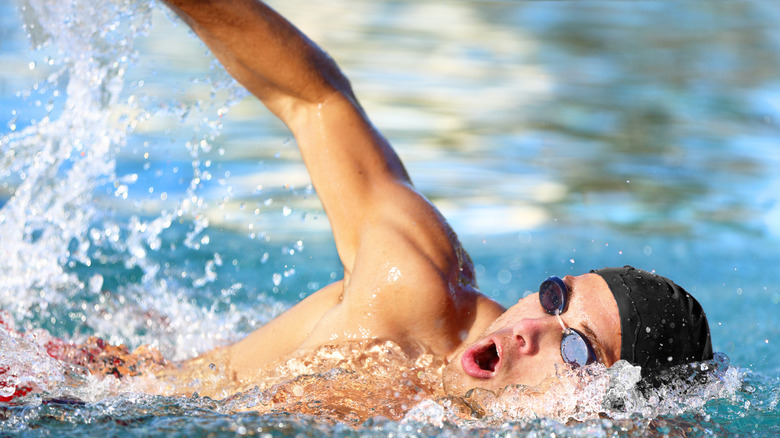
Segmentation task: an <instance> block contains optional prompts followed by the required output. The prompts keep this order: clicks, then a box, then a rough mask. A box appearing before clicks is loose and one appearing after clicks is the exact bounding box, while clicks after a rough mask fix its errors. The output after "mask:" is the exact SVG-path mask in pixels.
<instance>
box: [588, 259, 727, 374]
mask: <svg viewBox="0 0 780 438" xmlns="http://www.w3.org/2000/svg"><path fill="white" fill-rule="evenodd" d="M591 272H593V273H596V274H598V275H600V276H601V277H602V278H603V279H604V280H605V281H606V282H607V285H609V289H610V290H611V291H612V295H614V296H615V301H617V305H618V311H619V313H620V330H621V338H622V340H621V341H622V342H621V346H620V358H621V359H623V360H626V361H628V362H630V363H632V364H634V365H639V366H641V367H642V375H643V376H647V375H649V374H651V373H652V372H653V371H656V370H659V369H661V368H668V367H671V366H674V365H679V364H684V363H689V362H697V361H702V360H709V359H712V343H711V341H710V327H709V325H708V324H707V316H706V315H705V314H704V310H702V308H701V305H699V302H698V301H696V299H695V298H693V296H691V294H689V293H688V292H686V291H685V289H683V288H681V287H680V286H678V285H676V284H675V283H674V282H673V281H671V280H669V279H668V278H665V277H661V276H660V275H655V274H652V273H650V272H647V271H642V270H639V269H634V268H632V267H631V266H625V267H622V268H604V269H598V270H595V271H591Z"/></svg>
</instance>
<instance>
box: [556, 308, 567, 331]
mask: <svg viewBox="0 0 780 438" xmlns="http://www.w3.org/2000/svg"><path fill="white" fill-rule="evenodd" d="M555 316H556V317H557V318H558V323H559V324H560V325H561V330H563V332H564V333H566V331H567V330H569V328H568V327H566V324H564V323H563V318H561V314H560V313H558V312H555Z"/></svg>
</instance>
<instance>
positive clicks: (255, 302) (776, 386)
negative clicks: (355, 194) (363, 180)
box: [0, 0, 780, 436]
mask: <svg viewBox="0 0 780 438" xmlns="http://www.w3.org/2000/svg"><path fill="white" fill-rule="evenodd" d="M275 3H276V4H275V5H274V6H275V7H278V9H279V10H280V11H281V12H283V13H284V14H286V15H287V16H289V17H290V18H291V19H292V20H293V21H294V22H296V23H297V24H298V25H299V26H300V27H301V28H302V29H303V30H304V31H305V32H306V33H308V34H309V35H310V36H311V37H312V38H313V39H314V40H316V41H318V42H320V43H321V44H322V45H323V46H324V47H325V48H326V49H327V50H328V51H329V52H330V53H331V55H332V56H333V57H334V58H336V60H337V61H338V62H339V63H340V64H341V65H342V66H343V67H344V69H345V71H346V72H347V74H348V75H349V76H350V77H351V78H352V80H353V85H354V88H355V89H356V92H357V93H358V95H359V96H360V97H361V99H362V102H363V105H364V106H365V107H366V109H367V111H368V112H369V114H371V115H372V118H373V120H374V121H375V123H376V124H377V125H378V126H379V127H380V128H381V129H382V130H383V132H385V133H386V134H387V136H388V137H389V138H390V140H391V141H392V142H393V144H394V145H395V146H396V147H397V149H398V150H399V153H400V155H401V156H402V158H403V159H404V160H405V162H406V164H407V167H408V170H409V172H410V174H411V175H412V178H413V180H414V181H415V184H416V185H417V186H418V187H419V188H420V189H421V190H422V191H423V192H424V193H426V195H428V196H429V197H430V198H431V199H433V200H434V202H436V203H437V205H439V206H440V208H441V209H442V210H443V211H444V213H445V215H446V216H447V217H448V218H450V220H451V222H452V225H453V227H454V228H455V229H456V231H457V232H458V233H459V234H460V235H461V237H462V240H463V241H464V243H465V245H466V248H467V249H468V250H469V251H470V253H471V254H472V257H473V258H474V260H475V264H476V265H477V266H476V267H477V271H478V274H479V282H480V285H481V287H482V289H483V291H485V292H486V293H488V294H490V295H491V296H494V297H496V298H497V299H498V300H500V301H502V302H503V303H504V304H510V303H511V302H512V300H513V299H516V297H517V296H518V295H522V294H523V293H524V291H526V290H529V289H533V288H534V287H535V286H536V285H538V283H539V282H540V280H541V279H543V278H545V277H546V276H547V275H551V274H556V275H561V274H566V273H569V272H572V273H581V272H584V271H587V270H589V269H591V268H594V267H600V266H607V265H623V264H632V265H635V266H639V267H643V268H645V269H655V270H657V271H658V272H659V273H662V274H663V275H666V276H669V277H671V278H673V279H675V280H676V281H678V282H679V283H680V284H682V285H683V286H685V287H686V288H687V289H688V290H689V291H691V292H693V293H694V294H695V295H696V296H697V297H698V298H699V299H700V301H701V302H702V304H703V306H704V308H705V309H706V310H707V313H708V316H709V320H710V323H711V326H712V332H713V346H714V348H715V350H716V351H719V352H722V353H724V354H725V356H723V357H721V361H722V363H721V365H719V366H720V367H721V368H722V370H721V371H719V372H718V374H716V375H717V376H718V378H717V381H715V382H711V383H710V384H709V385H703V386H702V385H698V386H694V390H692V392H682V393H680V392H674V391H673V389H672V388H669V389H668V390H669V391H672V395H671V396H667V397H666V398H665V400H666V401H661V400H664V397H661V398H660V399H659V398H657V399H653V398H652V397H650V398H648V399H645V398H631V397H629V398H627V399H625V398H621V399H620V400H621V403H623V404H627V406H624V409H627V412H634V414H633V415H630V414H625V415H624V414H621V413H620V412H618V411H614V412H613V413H614V415H613V418H611V419H595V418H593V419H590V420H586V421H583V422H580V423H574V424H571V423H570V424H564V423H562V422H560V419H554V418H552V417H546V418H540V419H533V420H529V419H528V418H527V417H522V418H521V419H519V420H516V421H506V420H507V419H506V418H505V417H501V416H498V417H493V418H494V420H493V421H488V420H487V419H486V418H490V417H489V416H488V417H483V418H482V419H481V420H477V419H475V420H471V421H464V420H462V419H460V418H454V417H453V416H452V415H453V411H452V410H451V409H452V408H451V407H448V406H446V403H444V402H442V401H436V400H428V401H426V402H424V403H422V404H421V405H419V406H417V407H416V408H414V409H412V411H411V412H410V413H409V414H408V415H407V416H406V417H405V418H403V419H402V420H399V421H390V420H382V419H374V420H369V422H367V423H365V424H363V425H362V426H360V427H358V428H353V427H351V426H348V425H346V424H343V423H338V422H337V423H332V422H330V421H327V420H326V419H322V418H319V417H316V416H315V417H308V416H304V417H301V416H297V415H294V414H280V413H265V414H260V413H254V414H253V413H239V412H238V410H237V409H233V408H234V407H235V403H234V404H232V405H231V404H230V402H215V401H212V400H210V399H208V398H203V397H193V398H177V397H161V396H149V395H139V393H140V392H141V389H140V386H134V385H136V384H137V385H141V384H140V383H134V382H133V381H132V380H127V381H117V380H115V379H112V378H106V379H103V380H99V379H95V378H91V377H89V378H87V377H84V376H83V375H82V374H80V373H79V370H78V369H73V368H70V367H69V366H65V365H63V364H62V363H59V362H57V361H55V360H53V359H51V358H50V357H49V356H48V355H47V353H46V351H45V347H43V345H45V341H46V339H48V338H47V336H49V335H48V334H49V333H51V334H52V335H54V336H58V337H64V338H67V339H73V340H77V341H83V340H85V339H86V338H87V337H88V336H90V335H97V336H100V337H103V338H105V339H106V340H108V341H111V342H113V343H117V344H119V343H124V344H127V345H128V346H130V347H131V348H134V347H136V346H139V345H143V344H148V345H152V346H155V347H157V348H159V349H160V350H161V351H162V352H163V354H164V355H165V356H166V357H168V358H171V359H180V358H185V357H191V356H192V355H194V354H196V353H197V352H202V351H205V350H207V349H209V348H211V347H213V346H215V345H219V344H223V343H225V342H228V341H230V340H235V339H238V338H240V337H241V336H242V335H243V334H245V333H247V332H248V331H251V329H252V328H253V327H256V326H258V325H261V324H263V323H265V322H266V321H268V320H269V319H270V318H272V317H273V316H274V315H276V314H278V313H279V312H280V311H282V310H283V309H284V308H286V307H287V306H289V304H290V303H292V302H295V301H296V300H298V299H299V298H301V297H303V296H305V295H307V294H308V293H311V292H312V291H314V290H316V289H318V288H319V287H321V286H323V285H325V284H327V283H328V282H330V281H332V280H333V279H334V278H337V277H338V276H339V275H340V274H339V265H338V260H337V257H336V255H335V250H334V248H333V245H332V243H331V240H330V236H329V232H328V229H327V221H326V219H325V218H324V216H323V214H322V211H321V209H320V206H319V204H318V202H317V200H316V196H315V194H314V193H313V191H312V189H311V187H310V186H309V181H308V178H307V176H306V173H305V170H304V169H303V167H302V165H301V164H300V160H299V157H298V155H297V151H296V149H295V145H294V142H293V141H292V140H291V139H290V137H289V134H288V133H287V132H286V131H285V130H284V128H283V126H281V125H280V123H278V122H277V121H276V120H274V119H273V118H272V117H271V116H270V115H269V114H268V113H267V112H266V111H265V110H264V109H263V108H262V107H261V106H260V105H259V104H258V103H257V102H255V101H254V100H252V99H244V96H245V92H244V91H243V90H241V89H240V88H238V87H236V86H235V85H234V84H233V83H232V81H231V80H230V79H229V77H228V76H227V75H226V74H225V73H224V72H223V71H222V70H221V68H220V67H219V66H218V65H217V64H216V63H215V62H214V61H213V60H212V58H211V57H210V56H209V55H208V54H207V51H206V49H205V48H204V47H203V46H202V45H201V44H200V43H199V42H198V41H197V40H196V39H195V38H194V37H193V36H192V35H190V34H189V32H188V30H187V29H186V26H183V25H181V24H176V21H175V20H173V21H171V19H172V17H171V14H170V13H167V12H166V11H165V10H164V9H163V8H162V6H160V5H157V4H146V3H143V2H133V1H126V2H122V1H115V2H108V3H105V4H103V5H101V7H100V8H96V7H95V6H94V5H88V6H85V5H84V4H82V3H81V2H78V1H73V2H70V3H68V2H59V3H51V2H44V1H41V0H24V1H20V2H18V3H16V2H13V1H10V0H6V1H4V2H2V3H0V65H1V66H2V67H1V68H0V121H3V123H0V150H1V151H2V167H0V205H2V209H0V255H2V258H1V259H0V272H1V274H0V276H2V279H1V280H2V281H0V307H2V309H3V311H4V313H3V316H2V319H3V320H4V321H6V323H7V324H10V325H15V327H16V328H18V329H20V330H22V331H25V332H26V333H27V335H25V336H22V337H19V336H16V335H15V334H13V332H8V331H6V330H5V329H4V330H3V331H2V336H1V337H0V341H2V348H1V349H0V367H3V369H5V368H6V367H7V368H8V369H6V370H5V374H6V375H8V374H11V371H13V372H17V371H19V372H17V374H16V377H15V378H16V379H17V380H18V381H19V382H20V383H25V384H29V385H33V386H35V385H43V387H40V386H39V387H36V388H37V390H36V391H33V393H32V394H30V395H28V396H27V398H22V399H18V400H16V402H15V403H10V404H9V403H4V404H3V406H2V407H0V418H2V426H0V428H2V430H3V431H4V432H14V431H18V432H24V433H31V432H36V433H41V434H46V433H48V432H51V433H58V434H67V433H73V434H87V433H89V434H96V435H105V434H124V433H129V432H135V433H142V434H145V435H149V434H159V435H163V434H166V435H167V434H171V433H176V434H180V435H187V436H190V435H197V434H203V435H206V434H211V433H226V434H227V433H232V432H238V433H246V434H261V433H272V434H291V435H292V434H297V433H306V434H311V435H325V434H333V433H337V434H343V435H382V436H384V435H387V434H390V433H393V434H398V435H412V434H418V435H439V434H442V435H466V434H468V435H495V434H499V433H504V432H514V433H518V434H520V433H537V434H562V435H598V436H601V435H606V434H628V435H630V434H664V433H675V432H680V431H681V430H687V431H689V433H690V434H692V435H709V434H717V435H722V434H733V433H739V434H746V435H750V434H756V435H770V434H777V433H778V432H779V430H778V429H780V419H778V414H777V404H778V401H779V397H780V382H778V376H779V375H780V373H778V371H780V367H779V366H778V364H777V360H778V358H779V356H778V354H777V348H776V345H777V344H776V343H777V336H774V335H776V334H778V333H780V331H779V330H778V328H777V324H776V322H777V316H776V315H777V313H778V312H777V311H778V305H779V304H780V289H778V287H777V284H778V281H777V275H776V274H775V272H776V269H775V266H776V261H777V260H778V259H779V258H778V256H780V251H779V250H778V249H777V248H778V243H780V242H778V241H779V240H780V202H778V201H779V200H780V195H779V193H780V178H778V176H777V175H778V172H777V169H778V168H779V167H778V166H780V148H778V146H777V144H776V143H777V141H776V139H777V138H778V128H777V126H778V125H777V121H778V120H780V82H779V81H778V78H777V71H780V68H779V67H780V31H778V30H777V29H779V28H780V27H778V24H780V15H779V14H778V12H777V11H776V9H775V8H772V6H771V5H769V4H768V3H762V2H739V3H722V2H686V3H682V4H665V3H658V2H641V3H640V2H624V3H620V2H609V3H606V2H577V3H569V2H540V3H536V2H531V3H519V4H518V3H514V2H484V1H457V2H435V3H434V2H413V1H366V0H355V1H330V2H319V3H315V4H312V3H311V2H307V3H304V2H300V1H292V0H287V1H284V2H275ZM43 330H45V331H43ZM729 363H730V364H731V365H730V366H729V365H727V364H729ZM9 370H11V371H9ZM614 381H616V382H624V383H625V382H627V381H626V380H621V379H620V378H618V379H617V380H614ZM628 381H630V379H629V380H628ZM594 382H596V383H598V382H602V381H600V380H598V379H596V380H594ZM596 383H594V385H596ZM604 385H607V384H606V383H604ZM596 387H599V388H606V387H605V386H598V385H596V386H593V387H592V388H596ZM624 389H625V391H622V390H621V391H622V392H626V393H628V392H630V390H631V387H630V385H629V386H628V387H626V388H624ZM8 390H9V388H7V387H3V388H0V392H2V394H0V396H6V395H8V394H5V392H7V391H8ZM697 391H698V392H697ZM622 392H621V393H622ZM519 396H522V394H520V395H519ZM244 397H250V398H251V397H252V394H251V393H250V394H245V395H244ZM598 400H601V399H598ZM480 403H482V404H481V405H480V406H482V407H483V408H484V407H485V406H491V407H492V408H490V409H498V410H501V409H505V410H506V409H509V410H510V411H511V409H517V406H518V405H517V404H513V403H512V402H511V401H510V402H507V399H501V400H492V399H490V397H487V399H480ZM605 406H606V405H605ZM490 409H488V410H490ZM605 409H617V408H616V407H614V406H613V407H611V408H608V407H605ZM659 416H660V417H659ZM654 417H659V418H658V419H656V420H655V421H654V422H653V423H651V420H652V419H653V418H654ZM495 418H503V420H501V421H498V420H495Z"/></svg>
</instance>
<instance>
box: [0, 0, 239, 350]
mask: <svg viewBox="0 0 780 438" xmlns="http://www.w3.org/2000/svg"><path fill="white" fill-rule="evenodd" d="M20 9H21V12H22V14H23V17H24V21H25V29H26V30H27V32H28V35H29V38H30V41H31V43H32V44H33V46H34V47H35V48H36V49H37V50H45V51H47V52H50V53H51V55H50V56H49V57H47V62H46V64H47V66H48V67H50V69H51V71H52V73H51V74H49V76H48V77H47V78H46V79H45V80H44V81H42V82H40V83H38V84H35V85H34V86H33V87H32V89H31V90H30V91H28V92H26V93H25V94H24V96H26V97H27V98H28V99H32V98H35V99H46V98H48V99H49V101H50V102H49V104H48V105H47V106H46V110H47V111H46V114H45V115H43V117H41V118H40V120H31V122H30V123H29V125H28V126H25V127H24V128H22V129H20V130H18V131H17V132H11V133H10V134H8V135H5V136H3V137H0V149H1V150H2V168H0V180H2V181H5V182H9V181H10V183H11V184H12V186H13V188H12V190H11V193H12V194H13V195H12V196H11V198H10V199H9V200H8V201H7V202H6V203H5V205H3V206H2V210H0V255H2V257H0V259H1V260H0V272H2V281H0V306H2V308H4V309H6V310H8V311H10V313H11V314H12V315H13V319H14V320H15V321H16V322H17V323H18V324H20V325H22V326H23V327H25V328H33V327H47V328H51V329H53V330H55V331H56V332H62V331H63V329H64V331H65V332H70V333H71V334H77V333H82V334H92V333H94V334H98V335H100V336H102V337H105V338H106V339H108V340H111V341H114V342H130V343H132V344H136V345H138V344H143V343H146V344H151V345H155V346H158V347H160V348H162V349H163V351H164V352H165V353H166V354H167V355H170V356H172V357H184V356H186V355H191V354H193V352H195V351H197V350H199V349H203V348H206V347H209V346H210V345H212V344H213V342H214V341H215V340H220V339H222V338H223V337H224V336H225V335H224V333H225V331H224V329H225V327H228V328H229V327H231V326H234V325H235V324H236V322H237V320H238V318H233V319H232V320H230V318H229V317H228V318H227V320H226V317H224V316H223V317H221V318H216V317H215V316H214V314H213V313H210V311H209V310H208V309H206V310H204V309H202V308H200V307H199V306H197V305H195V304H194V303H191V302H190V301H188V300H187V299H186V298H187V296H188V289H187V287H188V286H189V287H192V284H195V286H196V287H197V286H203V285H205V284H207V283H209V282H213V280H214V277H215V272H214V269H215V266H214V265H215V263H219V256H218V254H215V255H213V256H212V260H211V261H210V262H209V264H207V269H205V271H204V274H203V275H202V276H194V275H191V277H193V278H192V282H191V283H190V284H189V285H188V284H187V283H183V282H178V281H177V279H176V278H170V276H167V275H165V274H164V273H163V272H161V266H160V263H159V262H158V261H157V260H156V259H155V257H153V256H150V254H153V253H155V252H158V251H159V250H160V247H161V234H162V233H163V232H165V231H166V230H168V229H169V228H170V227H171V225H172V223H173V222H174V221H176V220H179V219H181V218H186V219H187V220H188V221H189V223H190V224H191V225H190V230H189V231H188V232H187V236H186V238H185V239H183V241H184V244H185V245H187V246H188V247H189V248H193V247H195V246H196V243H194V242H196V239H197V240H198V241H199V240H200V238H199V237H198V236H199V234H202V233H203V231H204V230H205V229H206V228H207V227H208V220H207V219H206V218H205V217H202V216H199V215H198V213H199V211H198V209H199V208H200V205H202V202H200V200H199V198H198V196H197V191H198V189H199V187H200V183H201V180H200V178H201V176H202V173H203V172H202V170H201V166H202V164H201V163H200V160H199V153H200V151H201V150H208V148H209V142H210V141H213V139H215V138H216V136H217V135H218V134H219V132H220V129H221V118H222V116H223V115H224V114H225V113H226V112H227V111H228V109H229V106H230V105H231V103H232V102H235V101H237V100H238V99H239V98H240V97H241V96H243V95H244V91H243V90H241V89H240V88H238V87H237V86H235V84H234V83H233V82H232V81H230V80H226V79H225V78H226V75H225V74H224V73H221V74H215V75H214V76H213V77H210V78H207V79H205V80H204V82H208V83H210V86H211V88H212V89H213V90H219V89H222V90H223V92H222V93H221V94H219V98H218V97H217V93H216V91H212V93H211V94H212V101H211V102H209V103H208V105H205V104H202V103H200V102H199V103H198V104H197V105H191V106H187V105H184V104H182V103H180V102H174V103H171V102H165V101H163V100H161V99H156V98H153V97H149V96H147V95H145V94H143V93H141V92H140V91H139V86H138V82H133V83H131V85H133V86H135V88H136V89H135V90H133V89H132V88H133V87H132V86H131V87H128V86H127V85H128V84H127V80H126V74H127V71H128V68H129V67H130V66H131V65H132V64H133V62H134V61H136V58H137V53H136V51H135V50H134V43H135V42H136V40H137V38H138V37H140V36H142V35H144V33H145V32H146V31H147V30H148V29H149V27H150V25H151V18H152V9H151V7H150V6H149V4H148V3H145V2H124V1H115V2H108V3H105V4H103V5H102V6H101V7H87V8H85V7H83V5H81V4H79V3H78V2H57V3H56V4H51V3H49V2H44V1H39V0H28V1H25V2H23V3H22V5H21V7H20ZM142 82H143V81H141V83H142ZM128 88H130V90H129V92H128ZM225 95H226V96H227V97H225ZM218 99H221V101H220V100H218ZM215 108H216V109H215ZM199 110H202V111H199ZM204 112H205V113H207V114H206V115H205V116H204V115H203V114H201V113H204ZM171 114H175V115H178V116H179V118H180V119H182V120H183V119H186V118H187V117H189V116H190V115H192V117H200V119H199V121H198V123H197V125H196V129H195V130H194V132H195V134H194V135H195V137H194V138H193V139H192V140H191V141H188V142H186V144H185V145H184V146H185V147H186V148H187V149H188V151H189V155H190V156H191V158H192V167H193V175H194V176H193V178H192V179H191V180H190V182H189V183H188V184H187V188H186V190H185V192H184V194H183V195H182V196H181V197H180V198H179V200H178V201H175V202H178V205H175V204H174V205H173V207H172V208H170V209H167V210H163V211H162V213H161V214H159V216H157V217H154V216H152V217H147V218H144V217H138V216H135V215H131V216H130V217H126V218H122V217H121V216H119V215H117V214H115V213H113V212H112V210H111V209H109V208H106V207H107V206H106V205H100V204H101V202H100V201H101V199H100V198H99V197H98V195H99V193H101V191H105V190H106V188H107V187H108V189H109V190H112V189H113V197H114V198H115V199H119V200H122V199H127V196H128V191H129V187H131V186H132V184H133V183H134V182H136V181H137V180H138V175H137V174H134V173H131V174H127V175H117V161H116V159H117V156H118V154H121V153H122V151H123V150H125V149H126V148H127V146H128V138H129V137H130V136H131V135H132V134H133V132H134V131H135V130H136V129H137V128H138V127H139V126H141V127H143V125H144V123H150V121H154V120H156V119H158V120H159V119H164V118H165V117H168V116H170V115H171ZM17 119H18V117H17ZM17 124H18V122H14V126H13V128H14V129H13V130H14V131H15V130H16V125H17ZM86 268H90V269H86ZM101 268H102V269H101ZM107 269H108V274H107V275H111V269H114V270H115V271H116V270H119V272H120V273H119V274H118V275H120V276H124V277H128V276H131V274H132V275H135V274H133V273H134V272H138V271H140V281H138V282H135V283H133V282H127V281H123V282H121V284H116V285H115V283H117V282H116V281H114V282H111V281H110V278H105V277H104V274H103V273H106V270H107ZM101 272H103V273H101ZM107 280H108V281H107ZM107 283H111V285H110V286H109V285H108V284H107ZM107 287H113V289H112V290H111V291H110V292H109V291H107ZM234 287H240V285H234ZM209 337H211V339H210V340H209V339H208V338H209ZM183 339H189V340H190V341H195V340H196V339H201V341H199V342H194V343H191V344H189V345H187V344H186V343H182V342H181V340H183ZM184 345H187V347H186V348H185V347H184Z"/></svg>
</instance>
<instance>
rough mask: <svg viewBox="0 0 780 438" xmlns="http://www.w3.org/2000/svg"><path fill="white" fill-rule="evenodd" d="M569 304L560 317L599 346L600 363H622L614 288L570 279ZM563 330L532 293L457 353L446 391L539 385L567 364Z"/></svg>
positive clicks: (589, 277) (592, 279) (596, 279)
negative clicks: (557, 366) (564, 357)
mask: <svg viewBox="0 0 780 438" xmlns="http://www.w3.org/2000/svg"><path fill="white" fill-rule="evenodd" d="M563 281H564V283H566V286H567V288H568V290H569V303H568V306H567V308H566V310H565V311H564V313H562V314H561V315H560V317H561V319H562V320H563V322H564V324H565V325H566V327H570V328H573V329H576V330H578V331H579V332H580V333H582V334H583V335H584V336H585V337H586V338H587V339H588V341H589V342H590V344H591V345H592V346H593V349H594V351H595V352H596V357H597V359H598V361H599V362H600V363H602V364H604V365H605V366H611V365H612V364H613V363H615V362H617V361H618V359H620V340H621V338H620V315H619V313H618V308H617V303H616V302H615V298H614V297H613V296H612V292H611V291H610V290H609V286H607V283H606V282H605V281H604V279H603V278H601V276H599V275H597V274H584V275H580V276H579V277H572V276H566V277H564V278H563ZM562 337H563V329H562V327H561V324H560V322H559V320H558V317H557V316H555V315H550V314H549V313H547V312H546V311H545V310H544V308H543V307H542V305H541V304H540V302H539V293H538V292H537V293H534V294H531V295H529V296H527V297H525V298H523V299H521V300H520V301H518V303H517V304H515V305H514V306H512V307H510V308H509V309H508V310H507V311H506V312H504V313H503V314H502V315H501V316H500V317H498V318H497V319H496V320H495V321H493V323H492V324H491V325H490V327H488V329H487V330H486V331H485V332H484V333H483V334H482V335H481V336H480V337H479V338H478V339H477V341H476V342H474V343H472V344H470V345H465V346H463V347H461V348H460V349H459V350H458V351H456V353H455V356H454V357H453V359H452V361H450V362H449V363H448V364H447V366H446V367H445V369H444V372H443V379H444V389H445V391H446V392H447V393H448V394H452V395H459V396H462V395H464V394H465V393H466V391H468V390H469V389H472V388H485V389H490V390H493V391H496V390H499V389H502V388H504V387H506V386H508V385H513V384H518V383H519V384H523V385H537V384H539V383H541V382H542V380H544V378H546V377H548V376H550V375H553V374H554V373H555V367H556V365H559V364H564V361H563V358H561V338H562Z"/></svg>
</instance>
